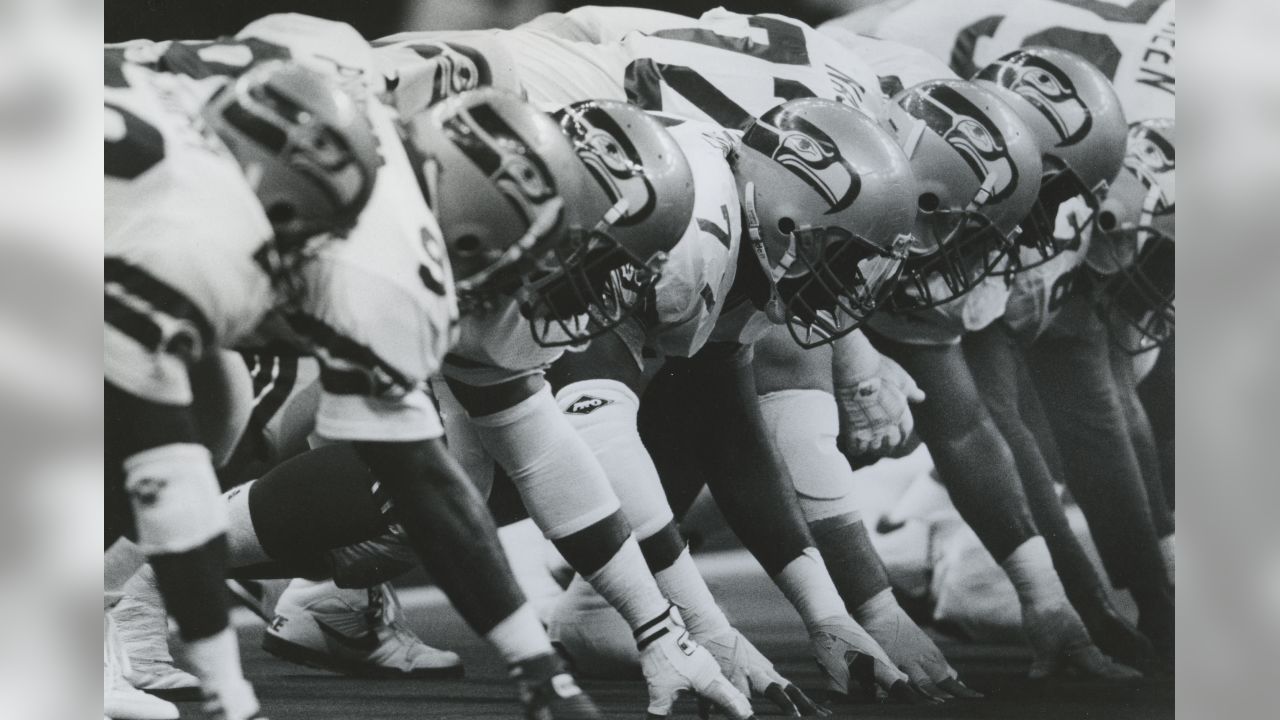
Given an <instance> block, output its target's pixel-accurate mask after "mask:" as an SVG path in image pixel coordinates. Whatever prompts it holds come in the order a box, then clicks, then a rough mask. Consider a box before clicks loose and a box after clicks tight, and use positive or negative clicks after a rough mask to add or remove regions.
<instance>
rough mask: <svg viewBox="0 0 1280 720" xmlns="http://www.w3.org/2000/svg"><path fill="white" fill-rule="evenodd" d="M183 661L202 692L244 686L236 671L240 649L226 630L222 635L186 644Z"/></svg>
mask: <svg viewBox="0 0 1280 720" xmlns="http://www.w3.org/2000/svg"><path fill="white" fill-rule="evenodd" d="M186 656H187V661H188V662H190V663H191V667H192V668H193V669H194V670H195V671H196V676H197V677H199V678H200V683H201V684H202V685H204V686H205V687H206V688H220V687H226V686H229V685H234V684H236V683H243V682H244V672H243V671H242V670H241V669H240V646H239V644H238V643H237V642H236V632H235V630H233V629H232V628H230V627H227V628H223V629H222V632H219V633H217V634H216V635H213V636H211V637H207V638H202V639H200V640H192V641H189V642H187V644H186Z"/></svg>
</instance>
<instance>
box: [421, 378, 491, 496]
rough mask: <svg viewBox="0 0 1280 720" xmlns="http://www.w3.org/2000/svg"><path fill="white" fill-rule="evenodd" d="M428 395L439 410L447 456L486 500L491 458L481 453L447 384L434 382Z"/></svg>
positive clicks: (471, 429) (476, 438)
mask: <svg viewBox="0 0 1280 720" xmlns="http://www.w3.org/2000/svg"><path fill="white" fill-rule="evenodd" d="M431 392H432V394H434V395H435V398H436V404H437V405H438V406H439V407H440V419H441V420H443V421H444V437H445V442H446V443H447V444H448V445H449V454H450V455H453V457H454V459H455V460H457V461H458V464H459V465H461V466H462V469H463V470H464V471H465V472H466V473H467V477H469V478H471V482H472V483H473V484H474V485H475V486H476V489H478V490H479V491H480V494H481V495H482V496H484V497H486V498H487V497H489V493H490V491H492V490H493V474H494V461H493V458H492V457H490V456H489V453H488V451H486V450H485V449H484V445H483V444H482V443H481V441H480V437H479V436H478V435H477V434H476V430H475V428H474V427H472V425H471V420H470V419H469V418H468V417H467V411H466V410H464V409H463V407H462V403H460V402H458V398H457V397H455V396H454V394H453V391H452V390H450V389H449V384H448V383H446V382H445V381H444V380H443V379H442V378H439V377H436V378H433V379H432V380H431Z"/></svg>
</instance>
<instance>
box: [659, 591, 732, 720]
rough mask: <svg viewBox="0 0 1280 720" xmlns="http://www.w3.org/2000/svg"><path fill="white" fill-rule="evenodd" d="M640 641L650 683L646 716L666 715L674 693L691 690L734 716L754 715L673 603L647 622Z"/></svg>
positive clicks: (669, 710) (674, 695) (661, 716)
mask: <svg viewBox="0 0 1280 720" xmlns="http://www.w3.org/2000/svg"><path fill="white" fill-rule="evenodd" d="M639 642H640V645H641V647H640V670H641V672H643V673H644V679H645V681H646V683H647V684H648V686H649V711H648V713H647V714H646V715H645V718H646V720H661V719H662V718H666V717H667V716H668V715H669V714H670V713H671V706H672V704H674V702H675V698H676V696H677V695H679V694H680V693H683V692H688V691H690V690H692V691H693V692H695V693H697V694H698V695H699V696H700V697H701V698H703V699H705V700H706V701H710V702H711V703H714V704H715V705H718V706H720V708H722V709H723V710H724V711H725V713H726V714H727V715H728V716H729V717H730V718H733V720H745V719H746V718H754V717H755V715H753V714H752V711H751V703H750V702H749V701H748V700H747V698H746V696H745V695H743V694H742V693H741V692H738V690H737V689H736V688H734V687H733V683H731V682H729V681H728V680H727V679H726V678H725V676H724V675H722V674H721V673H720V666H719V665H717V664H716V660H715V658H713V657H711V653H709V652H707V649H706V648H704V647H702V646H701V645H699V644H698V643H696V642H694V640H693V638H692V637H689V632H688V631H687V630H685V627H684V621H683V620H682V619H681V618H680V613H679V612H678V611H677V610H676V609H675V608H674V607H671V608H669V609H668V610H667V612H666V614H665V615H662V616H660V617H659V618H657V619H655V620H654V621H652V622H650V623H646V625H645V628H644V633H643V638H642V639H640V640H639Z"/></svg>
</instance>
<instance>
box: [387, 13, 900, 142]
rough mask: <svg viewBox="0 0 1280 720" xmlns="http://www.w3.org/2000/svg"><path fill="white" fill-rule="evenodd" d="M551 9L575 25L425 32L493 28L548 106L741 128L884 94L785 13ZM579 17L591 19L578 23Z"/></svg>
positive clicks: (864, 71) (851, 60)
mask: <svg viewBox="0 0 1280 720" xmlns="http://www.w3.org/2000/svg"><path fill="white" fill-rule="evenodd" d="M556 17H557V18H560V19H561V20H560V22H561V23H562V24H568V25H571V26H572V27H573V28H574V29H575V31H574V32H562V31H561V30H559V29H557V28H556V27H555V26H554V25H552V24H549V23H546V22H543V23H538V22H534V23H531V24H529V25H525V26H521V27H518V28H516V29H514V30H507V31H493V32H492V33H486V32H479V33H476V32H465V33H443V34H441V33H429V34H426V35H425V36H424V38H425V37H428V36H429V37H439V36H441V35H443V36H444V37H446V39H448V40H449V41H450V42H455V41H456V42H458V43H463V44H465V43H466V42H467V39H468V37H470V38H473V39H474V38H477V37H479V38H486V39H485V40H484V41H483V42H481V41H477V42H476V47H477V50H480V51H483V47H482V46H483V45H484V44H486V43H491V42H492V40H491V38H493V37H496V38H497V42H498V44H499V45H500V46H501V47H502V48H503V50H504V51H505V52H508V53H510V55H511V56H512V57H513V58H514V63H515V67H516V72H517V74H518V75H519V78H520V85H521V86H522V87H523V89H524V91H525V93H526V94H527V96H528V99H529V101H530V102H532V103H534V104H536V105H538V106H539V107H542V108H543V109H546V110H552V109H555V108H559V107H562V106H564V105H566V104H568V103H571V102H575V101H578V100H584V99H589V98H597V99H598V98H607V99H613V100H625V101H628V102H631V103H633V104H635V105H638V106H639V107H642V108H644V109H646V110H652V111H662V112H665V113H668V114H672V115H676V116H679V117H683V118H687V119H691V120H702V121H707V122H713V123H715V124H717V125H720V126H721V127H726V128H736V129H741V128H743V127H745V126H746V124H747V123H749V122H750V121H751V119H752V118H754V117H755V116H757V115H759V114H761V113H764V112H765V111H767V110H769V109H770V108H773V107H775V106H776V105H778V104H779V103H782V102H784V101H786V100H790V99H793V98H799V97H820V98H827V99H830V100H837V101H840V102H844V103H846V104H849V105H852V106H854V107H856V108H858V109H860V110H863V111H864V112H866V113H868V114H870V115H873V116H874V115H875V114H876V113H878V112H879V110H880V107H881V104H882V103H883V96H882V94H881V92H880V89H879V82H878V80H877V78H876V75H875V73H874V72H873V71H872V70H871V68H870V67H868V66H867V65H866V63H863V62H862V61H860V60H859V59H858V58H857V57H856V56H854V55H853V54H852V53H850V52H848V51H847V50H845V49H844V48H843V47H841V46H840V44H839V43H837V42H835V41H834V40H832V39H831V38H829V37H827V36H826V35H824V34H822V33H819V32H818V31H817V30H815V29H813V28H811V27H809V26H808V25H805V24H804V23H801V22H799V21H797V20H792V19H791V18H787V17H784V16H782V15H739V14H737V13H731V12H728V11H726V10H723V9H717V10H712V11H710V12H707V13H705V14H703V15H702V17H700V18H696V19H695V18H688V17H685V16H682V15H673V14H671V13H661V12H655V11H643V10H636V9H634V8H608V7H594V8H584V9H581V10H574V11H572V12H570V13H568V14H566V15H564V16H556ZM583 23H589V27H588V28H587V29H583V28H584V26H583ZM405 37H406V36H394V37H393V38H388V39H387V42H390V41H393V40H403V39H405ZM574 38H579V39H574ZM581 38H589V40H587V39H581ZM380 42H382V41H380ZM404 57H405V58H406V59H407V56H404ZM495 61H496V62H501V58H495Z"/></svg>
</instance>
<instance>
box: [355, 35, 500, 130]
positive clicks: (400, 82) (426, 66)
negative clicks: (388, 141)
mask: <svg viewBox="0 0 1280 720" xmlns="http://www.w3.org/2000/svg"><path fill="white" fill-rule="evenodd" d="M442 36H443V37H442ZM445 38H447V40H446V39H445ZM372 44H373V46H374V47H376V48H378V52H377V59H378V63H379V64H380V65H381V67H382V73H383V75H384V76H386V77H387V78H388V80H387V86H388V91H389V92H390V93H391V97H392V98H393V100H394V104H395V106H396V110H397V111H398V112H399V113H400V114H401V116H403V117H408V116H410V115H413V114H415V113H418V112H420V111H422V110H424V109H426V108H427V107H429V106H431V105H433V104H435V103H437V102H440V101H441V100H443V99H445V98H447V97H452V96H454V95H457V94H458V93H462V92H466V91H468V90H474V89H476V88H482V87H493V88H497V89H499V90H506V91H509V92H513V93H517V94H519V93H520V92H521V89H520V82H519V78H518V76H517V74H516V68H515V60H514V59H513V58H512V56H511V53H509V52H507V51H506V49H505V48H503V47H502V44H501V43H500V42H499V41H498V40H497V38H496V36H494V35H491V34H488V33H479V32H471V33H439V32H426V33H423V32H408V33H399V34H397V35H392V36H390V37H386V38H382V39H380V40H374V41H373V42H372Z"/></svg>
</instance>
